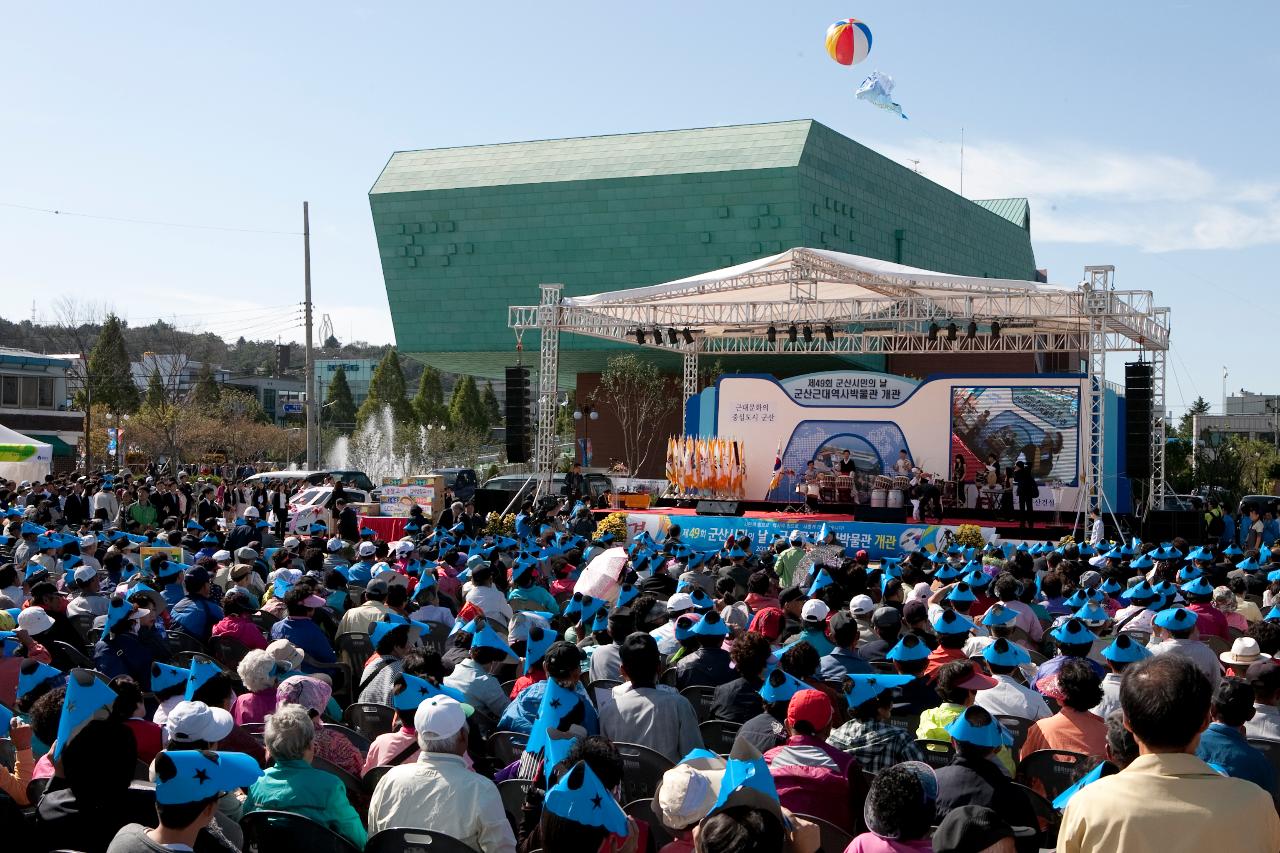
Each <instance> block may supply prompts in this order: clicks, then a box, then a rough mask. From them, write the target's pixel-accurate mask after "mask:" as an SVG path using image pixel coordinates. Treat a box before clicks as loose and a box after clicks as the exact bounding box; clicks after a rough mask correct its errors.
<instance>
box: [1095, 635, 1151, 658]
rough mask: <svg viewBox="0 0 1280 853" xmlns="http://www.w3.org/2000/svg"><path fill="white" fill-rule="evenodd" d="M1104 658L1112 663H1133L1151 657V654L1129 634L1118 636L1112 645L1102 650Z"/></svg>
mask: <svg viewBox="0 0 1280 853" xmlns="http://www.w3.org/2000/svg"><path fill="white" fill-rule="evenodd" d="M1102 656H1103V657H1104V658H1106V659H1107V660H1109V661H1111V662H1112V663H1133V662H1134V661H1140V660H1142V659H1143V658H1149V657H1151V652H1149V651H1148V650H1147V648H1146V646H1143V645H1142V644H1141V643H1138V642H1136V641H1134V639H1133V638H1132V637H1130V636H1129V635H1128V634H1118V635H1117V636H1116V638H1115V639H1114V640H1112V641H1111V644H1110V645H1108V646H1107V647H1106V648H1104V649H1103V650H1102Z"/></svg>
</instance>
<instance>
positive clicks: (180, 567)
mask: <svg viewBox="0 0 1280 853" xmlns="http://www.w3.org/2000/svg"><path fill="white" fill-rule="evenodd" d="M147 560H149V561H150V562H149V563H148V565H147V568H148V569H150V570H151V572H152V573H153V574H154V575H155V576H156V577H157V578H160V579H163V578H170V577H173V576H175V575H178V574H181V573H182V572H183V571H184V570H185V569H186V568H187V566H186V564H185V563H177V562H174V561H173V560H165V561H164V562H163V563H161V564H160V566H159V568H156V565H155V562H156V561H155V558H154V557H148V558H147Z"/></svg>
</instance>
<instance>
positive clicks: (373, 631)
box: [369, 614, 492, 649]
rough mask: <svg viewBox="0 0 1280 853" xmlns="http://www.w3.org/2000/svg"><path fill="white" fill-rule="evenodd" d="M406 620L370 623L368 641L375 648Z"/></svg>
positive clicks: (406, 620)
mask: <svg viewBox="0 0 1280 853" xmlns="http://www.w3.org/2000/svg"><path fill="white" fill-rule="evenodd" d="M388 615H390V614H388ZM408 621H409V620H408V619H403V618H401V619H396V620H394V621H383V622H373V623H371V624H370V625H369V641H370V642H371V643H373V647H374V648H375V649H376V648H377V647H378V643H381V642H382V638H383V637H385V636H387V634H390V633H391V632H392V631H394V630H395V629H396V628H399V627H400V626H401V625H404V624H405V623H407V622H408ZM490 630H492V629H490Z"/></svg>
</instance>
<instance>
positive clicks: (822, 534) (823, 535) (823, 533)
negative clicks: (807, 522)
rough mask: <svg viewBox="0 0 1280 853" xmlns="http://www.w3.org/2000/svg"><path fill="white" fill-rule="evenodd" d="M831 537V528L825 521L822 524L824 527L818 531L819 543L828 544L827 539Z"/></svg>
mask: <svg viewBox="0 0 1280 853" xmlns="http://www.w3.org/2000/svg"><path fill="white" fill-rule="evenodd" d="M830 535H831V528H830V527H828V526H827V523H826V522H825V521H824V522H822V527H821V528H819V529H818V541H819V542H826V541H827V537H828V536H830Z"/></svg>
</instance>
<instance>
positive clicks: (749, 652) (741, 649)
mask: <svg viewBox="0 0 1280 853" xmlns="http://www.w3.org/2000/svg"><path fill="white" fill-rule="evenodd" d="M772 653H773V650H772V648H770V646H769V641H768V640H766V639H765V638H764V637H762V636H760V635H759V634H753V633H750V632H747V633H745V634H740V635H739V636H738V637H737V638H736V639H735V640H734V641H733V647H732V648H731V649H730V650H729V657H730V659H731V660H732V661H733V666H734V669H735V670H736V671H737V673H738V677H737V678H735V679H733V680H732V681H730V682H728V683H726V684H721V685H720V686H719V687H717V688H716V692H715V696H714V697H713V698H712V700H711V713H712V716H713V717H714V718H715V719H717V720H727V721H728V722H731V723H738V724H742V723H745V722H746V721H747V720H750V719H751V718H752V717H755V716H756V715H758V714H759V713H760V688H761V687H763V686H764V669H765V666H767V665H768V663H769V656H770V655H771V654H772ZM761 751H762V752H764V751H766V750H761Z"/></svg>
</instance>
